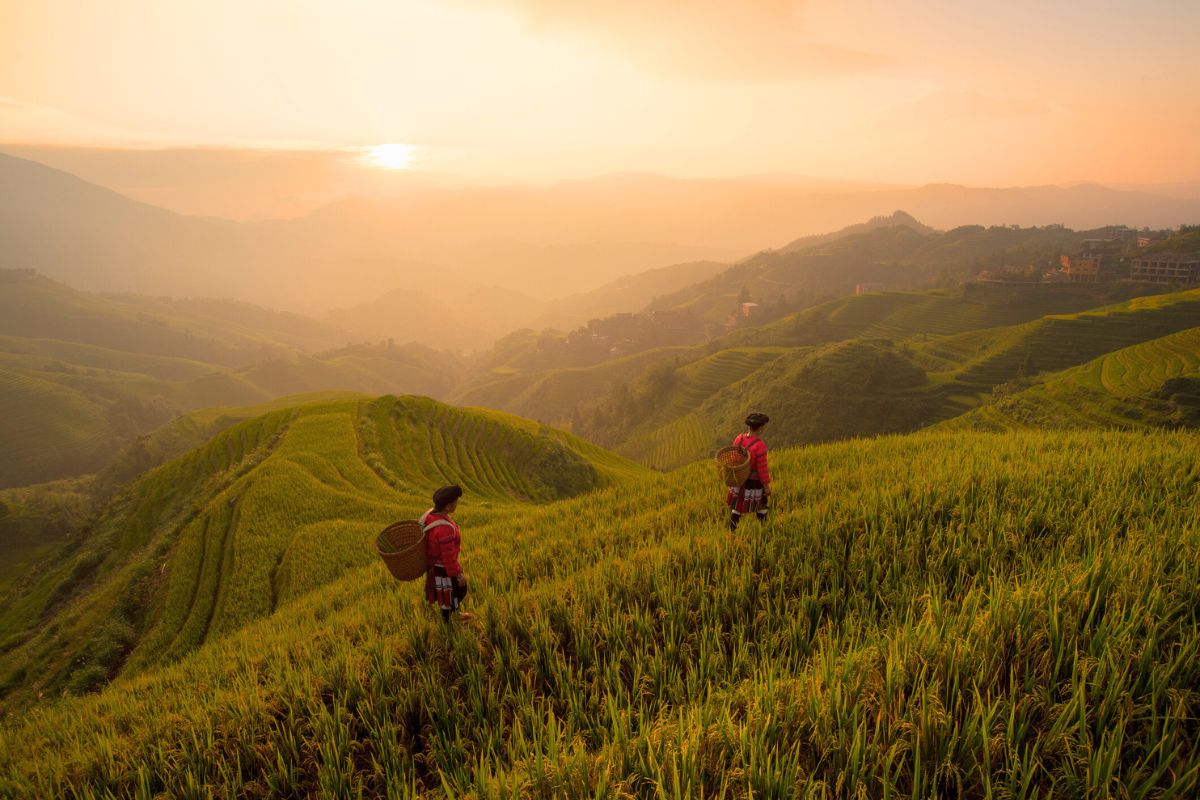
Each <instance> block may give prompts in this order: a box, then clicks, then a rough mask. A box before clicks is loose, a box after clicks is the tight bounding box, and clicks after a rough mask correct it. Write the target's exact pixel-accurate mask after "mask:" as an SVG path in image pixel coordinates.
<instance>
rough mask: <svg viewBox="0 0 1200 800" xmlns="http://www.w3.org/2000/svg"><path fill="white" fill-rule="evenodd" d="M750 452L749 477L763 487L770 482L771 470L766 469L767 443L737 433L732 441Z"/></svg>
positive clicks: (748, 435)
mask: <svg viewBox="0 0 1200 800" xmlns="http://www.w3.org/2000/svg"><path fill="white" fill-rule="evenodd" d="M733 443H734V444H735V445H740V446H741V447H744V448H746V449H747V450H748V451H749V452H750V477H751V478H757V479H758V480H759V482H760V483H762V485H763V486H766V485H767V484H769V483H770V482H771V470H770V469H769V468H768V467H767V443H766V442H764V441H763V440H762V439H760V438H758V437H757V436H755V435H754V434H752V433H739V434H738V435H737V438H736V439H734V440H733Z"/></svg>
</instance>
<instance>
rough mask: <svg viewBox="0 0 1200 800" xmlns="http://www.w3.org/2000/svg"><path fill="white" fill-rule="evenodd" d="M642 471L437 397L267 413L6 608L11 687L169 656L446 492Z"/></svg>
mask: <svg viewBox="0 0 1200 800" xmlns="http://www.w3.org/2000/svg"><path fill="white" fill-rule="evenodd" d="M643 472H644V470H643V469H642V468H640V467H637V466H635V465H633V464H632V463H630V462H627V461H625V460H624V459H620V458H618V457H616V456H613V455H612V454H608V453H605V452H604V451H601V450H600V449H599V448H596V447H594V446H592V445H589V444H587V443H584V442H582V441H580V440H578V439H576V438H575V437H572V436H570V435H569V434H565V433H562V432H560V431H552V430H549V429H544V428H541V427H540V426H538V425H537V424H536V423H532V422H529V421H527V420H520V419H517V418H514V417H512V416H510V415H507V414H502V413H500V412H487V411H476V410H461V409H455V408H452V407H450V406H444V405H442V404H440V403H437V402H435V401H433V400H429V399H427V398H417V397H409V398H402V399H397V398H394V397H385V398H381V399H378V400H373V401H368V400H365V399H363V400H339V401H329V402H324V403H317V404H311V405H306V406H301V407H294V408H284V409H281V410H279V411H274V412H271V413H269V414H265V415H263V416H260V417H256V418H253V419H250V420H247V421H245V422H242V423H240V424H237V425H234V426H233V427H231V428H229V429H228V430H226V431H225V432H223V433H221V434H220V435H218V436H216V437H215V438H214V439H212V440H211V441H210V442H208V443H207V444H205V445H204V446H203V447H200V448H198V449H196V450H194V451H192V452H191V453H189V454H187V455H185V456H183V457H181V458H179V459H176V460H175V461H172V462H170V463H168V464H165V465H164V466H162V467H160V468H158V469H156V470H154V471H152V472H150V473H148V474H147V475H146V476H145V477H143V478H142V479H141V480H139V481H137V482H136V483H134V484H132V485H131V486H130V487H129V488H128V489H127V490H126V491H125V492H124V493H123V494H122V495H121V496H119V497H117V498H116V499H115V500H114V501H113V502H112V503H111V504H110V505H109V506H108V507H107V508H106V509H104V510H103V512H102V513H101V514H100V515H99V516H98V517H97V519H96V520H95V521H94V522H93V524H92V525H91V526H89V528H88V529H87V530H85V531H83V532H81V533H79V534H76V535H75V536H73V537H72V538H71V539H70V540H69V541H68V542H67V544H66V546H64V548H63V550H62V555H61V557H60V558H59V559H56V560H50V561H47V562H46V563H45V564H44V566H43V570H42V571H41V572H40V573H36V574H33V575H31V576H29V578H28V579H27V580H26V581H25V582H24V583H23V584H22V586H21V588H20V591H18V592H14V593H12V594H11V595H10V596H9V597H7V598H5V600H4V601H3V603H0V652H2V655H0V676H3V679H4V680H5V682H6V683H7V684H9V685H11V686H12V687H14V688H19V689H20V690H21V692H22V693H23V696H26V697H27V696H28V694H29V693H30V692H33V691H55V692H57V691H61V690H64V689H66V690H71V691H79V690H82V689H86V688H88V687H89V686H91V685H94V684H96V683H98V682H102V681H103V680H105V679H106V678H107V677H108V676H110V675H112V674H114V673H115V672H116V671H118V670H120V669H126V670H127V671H137V670H139V669H142V668H144V667H146V666H149V665H152V664H156V663H161V662H164V661H170V660H173V659H175V658H177V657H179V656H180V655H182V654H184V653H186V652H188V651H189V650H191V649H192V648H194V647H195V646H196V645H198V644H200V643H201V642H203V641H205V640H206V639H207V638H209V637H210V636H213V635H216V634H219V633H225V632H229V631H232V630H235V629H236V628H238V627H240V626H241V625H243V624H245V623H246V622H247V621H250V620H252V619H255V618H257V617H260V616H262V615H263V614H267V613H269V612H270V611H271V610H273V609H274V608H276V607H278V606H279V605H281V604H283V603H286V602H287V601H289V600H291V599H293V598H295V597H297V596H299V595H301V594H303V593H304V592H306V591H309V590H311V589H312V588H314V587H316V586H319V585H321V584H322V583H324V582H327V581H329V580H332V579H333V578H335V577H337V576H338V575H340V574H341V573H342V572H343V571H344V570H345V569H347V568H349V567H351V566H358V565H361V564H363V563H365V562H367V561H369V560H370V559H371V558H372V551H371V549H370V546H369V545H370V543H371V541H372V537H373V534H374V533H376V532H377V531H378V530H379V529H381V528H382V527H383V526H384V525H385V524H387V523H388V522H390V521H392V520H394V519H396V518H398V517H400V516H402V515H411V516H415V515H416V514H417V513H419V511H421V510H423V509H424V508H425V507H426V505H427V504H428V496H429V494H430V493H431V491H432V490H433V489H434V488H436V487H437V486H440V485H442V484H444V483H448V482H459V483H461V484H462V485H463V486H464V487H465V488H466V489H467V491H468V493H469V494H470V496H471V498H472V500H473V502H474V503H475V506H476V510H477V513H481V512H479V509H480V508H482V507H487V506H491V505H497V506H509V505H512V504H514V503H520V504H521V505H527V504H528V503H529V502H530V501H546V500H550V499H554V498H559V497H565V496H570V495H573V494H577V493H579V492H581V491H585V490H588V489H592V488H595V487H598V486H605V485H609V484H612V483H613V482H615V481H618V480H625V479H627V478H632V477H636V476H638V475H640V474H642V473H643ZM469 519H470V517H469V516H468V520H469Z"/></svg>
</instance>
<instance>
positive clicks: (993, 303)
mask: <svg viewBox="0 0 1200 800" xmlns="http://www.w3.org/2000/svg"><path fill="white" fill-rule="evenodd" d="M1131 290H1133V289H1132V287H1124V288H1123V289H1119V290H1118V291H1131ZM1102 296H1104V291H1103V290H1097V289H1094V288H1093V289H1087V290H1082V291H1075V290H1067V289H1062V288H1059V287H1044V288H1037V289H1030V288H1024V289H1015V288H1013V287H993V286H989V285H979V286H972V287H968V288H966V289H964V290H961V291H959V292H954V293H945V292H934V293H928V294H917V293H881V294H876V295H866V296H861V297H854V298H846V299H844V300H841V301H835V302H833V303H829V304H826V305H824V306H820V307H817V308H814V309H809V310H807V311H805V312H801V313H800V314H797V315H795V316H794V317H792V318H790V319H787V320H784V321H782V322H780V323H777V324H775V325H770V326H765V327H763V328H760V329H751V330H747V331H744V332H736V333H735V334H731V335H730V336H728V337H726V338H725V339H724V340H719V341H718V342H717V343H716V344H717V347H716V348H715V352H714V353H713V354H712V355H708V356H704V357H701V358H699V359H698V360H694V361H691V363H687V364H685V365H682V366H681V365H679V364H678V363H671V362H666V361H659V362H658V363H657V364H653V365H651V366H649V367H647V368H646V369H644V370H643V372H642V374H641V375H639V376H637V377H636V378H634V379H629V380H628V383H626V384H624V385H618V386H617V388H616V389H614V390H610V392H609V393H608V394H607V395H605V396H603V397H601V398H598V399H596V400H594V401H592V402H591V403H590V404H589V405H587V406H585V407H584V409H583V411H582V412H578V413H577V414H576V415H575V417H574V418H573V421H572V428H573V430H576V431H577V432H580V433H582V434H583V435H586V436H588V437H589V438H591V439H593V440H595V441H598V442H601V443H603V444H605V445H606V446H609V447H611V448H613V449H615V450H616V451H617V452H620V453H622V454H624V455H626V456H628V457H630V458H633V459H635V460H637V461H639V462H641V463H643V464H647V465H648V466H653V467H656V468H673V467H676V466H680V465H683V464H686V463H689V462H691V461H693V460H695V459H699V458H703V457H704V456H706V455H708V454H710V453H711V452H712V451H713V450H714V449H715V448H717V447H719V446H721V445H722V444H724V443H725V442H726V441H727V440H728V439H729V438H730V437H731V436H732V435H733V432H734V431H735V430H736V428H737V426H738V422H739V421H740V420H741V419H742V417H744V416H745V414H746V411H747V410H748V409H750V408H759V409H765V410H767V411H768V412H769V413H770V415H771V417H772V420H773V423H772V426H771V432H770V440H771V442H772V443H773V444H776V445H790V444H801V443H810V442H821V441H830V440H834V439H840V438H847V437H853V436H871V435H877V434H880V433H900V432H906V431H911V430H915V429H917V428H921V427H925V426H928V425H932V424H935V423H938V422H939V421H941V420H946V419H950V418H954V417H957V416H959V415H961V414H963V413H965V412H967V411H970V410H971V409H973V408H975V407H976V406H979V405H980V404H981V403H984V402H986V401H987V400H988V399H989V398H991V397H992V393H993V390H994V389H996V387H999V386H1001V385H1002V384H1008V383H1009V382H1011V381H1014V380H1016V379H1018V378H1022V377H1030V376H1032V375H1034V374H1035V373H1037V372H1039V371H1046V372H1057V371H1060V370H1064V369H1068V368H1070V367H1073V366H1077V365H1080V364H1083V363H1084V362H1086V361H1088V360H1090V359H1091V358H1093V357H1095V356H1097V355H1098V354H1103V353H1109V352H1112V351H1116V350H1119V349H1121V348H1123V347H1126V346H1129V345H1132V344H1136V343H1138V342H1144V341H1147V340H1150V339H1155V338H1157V337H1160V336H1163V335H1167V334H1171V333H1176V332H1179V331H1187V330H1189V329H1191V328H1196V327H1200V291H1198V290H1191V291H1183V292H1174V293H1168V294H1159V295H1151V296H1145V297H1138V298H1134V299H1132V300H1129V301H1126V302H1124V303H1117V304H1112V305H1104V306H1102V307H1099V308H1093V309H1089V310H1087V311H1080V312H1077V313H1059V314H1050V315H1048V316H1043V317H1040V318H1038V319H1035V320H1032V321H1030V322H1024V323H1020V324H1016V325H1001V326H1000V327H983V328H979V329H973V328H972V326H977V325H988V324H989V323H995V322H999V321H1008V320H1019V319H1021V318H1022V316H1024V315H1028V314H1033V313H1037V312H1038V311H1042V310H1044V309H1047V308H1053V307H1054V306H1056V305H1057V306H1058V308H1060V309H1066V308H1069V307H1072V306H1075V307H1079V306H1080V305H1083V304H1087V303H1094V302H1096V301H1097V300H1098V299H1099V298H1100V297H1102ZM956 330H959V331H964V332H961V333H953V331H956ZM939 333H940V334H945V335H935V334H939ZM842 337H844V338H842ZM828 340H832V341H828ZM756 341H761V342H770V343H772V344H770V345H762V346H747V345H745V344H738V345H737V346H726V347H720V346H719V345H720V344H724V343H726V342H730V343H733V342H737V343H742V342H756ZM822 341H828V343H825V344H821V342H822ZM805 342H807V343H812V344H807V345H806V344H800V343H805ZM780 343H787V344H788V345H790V346H785V345H783V344H780ZM705 349H714V345H713V343H710V344H709V345H708V346H706V348H705ZM722 365H725V367H726V368H721V366H722ZM734 365H740V366H741V369H737V368H729V367H733V366H734ZM1164 419H1165V417H1164Z"/></svg>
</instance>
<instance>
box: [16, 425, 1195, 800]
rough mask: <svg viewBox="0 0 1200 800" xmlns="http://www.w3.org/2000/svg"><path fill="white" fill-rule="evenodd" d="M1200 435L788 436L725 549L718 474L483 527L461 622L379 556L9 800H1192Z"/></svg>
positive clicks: (111, 702) (23, 741) (32, 756)
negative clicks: (771, 485) (472, 617)
mask: <svg viewBox="0 0 1200 800" xmlns="http://www.w3.org/2000/svg"><path fill="white" fill-rule="evenodd" d="M1191 444H1192V440H1191V438H1190V437H1187V436H1184V435H1181V434H1164V433H1158V434H1097V433H1088V434H1070V435H1064V434H1043V433H1034V434H1007V435H1003V436H991V435H980V434H974V435H939V434H918V435H914V436H907V437H899V438H883V439H878V440H873V441H861V440H860V441H854V442H846V443H840V444H834V445H827V446H822V447H815V448H808V449H805V450H791V451H784V452H777V453H776V456H775V457H776V461H775V466H776V471H777V472H778V473H779V475H780V478H781V480H780V483H779V486H780V489H779V493H778V494H777V496H776V498H775V499H776V510H775V518H774V522H773V524H772V525H771V526H768V527H766V528H764V529H761V530H760V529H758V528H757V527H755V526H753V525H751V526H750V527H749V528H747V529H746V530H745V531H744V532H743V533H742V534H740V535H739V537H738V538H736V539H730V538H729V537H728V536H727V534H726V533H725V532H724V530H723V528H722V527H721V524H720V519H719V518H720V511H719V509H720V502H719V500H718V496H719V492H718V491H717V487H716V486H715V485H714V480H713V476H712V475H711V474H710V470H709V469H708V467H707V465H696V466H695V467H692V468H689V469H687V470H685V471H682V472H678V473H674V474H672V475H670V476H661V477H656V478H649V479H645V480H643V481H642V482H641V485H640V486H639V490H638V491H637V492H630V491H628V490H627V489H625V488H623V487H620V486H618V487H614V488H612V489H608V490H603V491H601V492H599V493H597V494H590V495H586V496H584V497H580V498H576V499H573V500H567V501H563V502H560V503H554V504H551V505H548V506H543V507H537V508H529V509H527V508H523V507H517V508H512V509H511V510H505V509H498V510H497V509H493V511H492V512H491V514H490V516H484V517H480V518H478V519H476V520H474V521H472V523H471V524H468V525H467V526H466V527H465V531H464V537H465V557H466V567H467V571H468V573H469V575H470V576H471V580H472V591H473V596H472V598H471V599H470V604H471V607H472V609H473V610H474V611H476V612H477V613H478V614H479V616H480V619H481V622H480V624H479V626H478V627H477V628H475V627H471V628H451V629H449V630H447V629H445V628H443V626H442V623H441V622H440V620H438V619H436V618H435V616H434V615H433V614H431V613H430V612H429V611H428V609H426V608H424V607H423V603H422V602H421V599H420V598H419V596H418V594H419V587H418V586H417V585H416V584H404V585H399V584H396V583H395V582H394V581H392V580H391V579H390V577H388V576H387V575H386V573H385V571H384V570H383V568H382V566H381V565H379V564H377V563H373V564H368V565H366V566H364V567H363V568H362V569H356V570H351V571H350V572H348V573H346V574H345V576H344V577H343V578H341V579H340V580H338V581H336V582H333V583H331V584H328V585H327V586H325V587H324V588H323V589H320V590H317V591H314V592H311V593H309V594H306V595H304V596H303V597H301V598H299V599H297V600H296V601H295V602H294V603H291V604H289V605H286V606H284V607H282V608H281V609H280V610H279V611H278V612H277V613H275V614H273V615H271V616H269V617H266V618H265V619H262V620H261V621H259V622H257V623H254V624H252V625H250V626H248V627H246V628H244V629H242V630H240V631H238V632H236V633H233V634H232V635H230V636H228V637H223V638H220V639H216V640H214V641H212V642H210V643H209V644H207V645H206V646H204V647H203V648H201V649H200V650H199V651H197V652H196V653H194V654H193V655H192V656H190V657H189V658H187V659H185V660H183V661H181V662H179V663H178V664H176V665H173V666H170V667H167V668H164V669H162V670H159V671H155V672H152V673H147V674H144V675H141V676H139V677H135V678H132V679H121V680H118V681H117V682H115V683H114V684H113V685H112V686H110V687H109V688H108V689H107V690H106V691H105V692H103V693H102V694H100V695H99V696H94V697H87V698H81V699H71V700H63V701H54V702H47V703H46V704H45V705H42V706H39V707H38V709H37V710H36V711H34V712H33V713H31V714H29V715H25V716H22V717H15V718H13V719H11V720H10V721H8V722H7V723H6V724H5V728H4V730H3V731H2V733H3V735H2V736H0V791H3V792H5V793H7V794H11V795H13V796H49V795H67V794H73V795H76V796H99V795H102V794H104V793H106V792H112V793H114V794H117V795H126V794H128V795H134V794H135V793H136V794H139V795H144V796H150V795H152V794H154V793H155V792H159V791H162V792H166V793H168V794H170V795H172V796H203V795H205V794H207V793H208V792H215V793H217V794H237V795H240V796H250V797H266V796H304V795H311V794H325V795H329V796H353V795H356V794H357V793H359V792H361V793H364V794H369V795H380V796H382V795H383V794H385V793H387V794H389V795H390V796H411V795H415V794H416V793H418V792H420V793H423V794H424V795H425V796H430V797H440V796H464V795H470V796H480V797H502V796H538V797H550V796H564V795H567V796H592V795H594V794H598V795H607V796H630V797H634V796H636V797H666V796H699V795H701V794H703V795H708V796H716V795H719V794H722V793H723V794H724V796H731V797H749V796H752V795H753V796H776V797H780V796H814V797H887V796H892V797H928V796H970V797H986V796H1000V797H1033V796H1040V797H1046V796H1049V795H1051V794H1052V795H1053V796H1062V797H1082V796H1108V795H1112V794H1119V795H1120V796H1126V797H1134V798H1143V797H1159V798H1185V797H1192V796H1195V794H1196V792H1197V790H1198V789H1200V783H1198V776H1200V744H1198V742H1200V739H1198V738H1197V737H1196V735H1195V720H1196V718H1197V717H1200V694H1197V692H1196V688H1195V687H1196V686H1197V685H1200V634H1198V631H1200V617H1198V616H1197V613H1198V612H1197V605H1196V596H1195V587H1196V586H1197V585H1200V555H1198V553H1200V460H1198V456H1197V451H1196V450H1195V448H1194V447H1191V446H1190V445H1191ZM324 480H328V481H331V482H332V484H333V485H337V483H338V481H337V478H336V476H334V475H328V476H326V478H324ZM466 505H467V507H469V506H470V502H469V501H468V503H467V504H466ZM648 531H652V532H653V535H652V536H648V535H647V532H648ZM356 546H357V545H356ZM205 787H207V788H205Z"/></svg>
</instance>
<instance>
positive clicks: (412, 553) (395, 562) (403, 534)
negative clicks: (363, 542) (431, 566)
mask: <svg viewBox="0 0 1200 800" xmlns="http://www.w3.org/2000/svg"><path fill="white" fill-rule="evenodd" d="M375 550H376V552H378V553H379V557H380V558H382V559H383V563H384V564H386V565H387V568H388V571H389V572H391V573H392V575H394V576H395V577H396V578H397V579H399V580H402V581H412V580H416V579H417V578H423V577H425V570H426V568H427V566H428V565H427V563H426V560H425V530H424V528H422V527H421V523H420V522H417V521H416V520H415V519H404V520H400V521H399V522H396V523H393V524H391V525H389V526H387V527H386V528H384V529H383V530H382V531H381V532H380V534H379V535H378V536H376V537H375Z"/></svg>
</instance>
